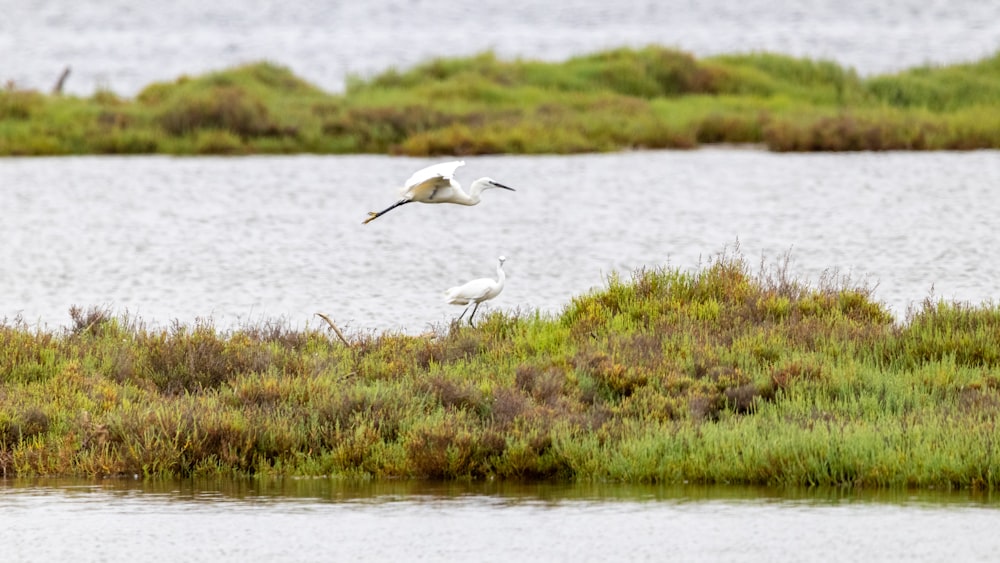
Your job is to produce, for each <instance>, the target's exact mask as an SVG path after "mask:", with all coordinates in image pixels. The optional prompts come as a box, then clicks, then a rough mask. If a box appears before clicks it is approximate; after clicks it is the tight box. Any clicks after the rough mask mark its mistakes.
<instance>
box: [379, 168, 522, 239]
mask: <svg viewBox="0 0 1000 563" xmlns="http://www.w3.org/2000/svg"><path fill="white" fill-rule="evenodd" d="M464 164H465V161H463V160H455V161H453V162H442V163H440V164H435V165H433V166H428V167H427V168H424V169H422V170H417V171H416V172H414V173H413V175H412V176H410V179H409V180H407V181H406V185H405V186H404V187H403V191H402V197H400V199H399V201H397V202H396V203H394V204H392V205H390V206H389V207H386V208H385V209H383V210H382V211H379V212H378V213H376V212H374V211H369V212H368V218H367V219H365V220H364V223H363V224H367V223H368V222H370V221H374V220H375V219H377V218H378V217H381V216H382V215H385V214H386V213H388V212H389V211H390V210H393V209H395V208H397V207H399V206H400V205H403V204H406V203H410V202H411V201H419V202H420V203H457V204H459V205H476V204H477V203H479V194H481V193H482V192H483V190H488V189H490V188H503V189H505V190H510V191H512V192H513V191H515V190H514V188H511V187H509V186H505V185H503V184H501V183H500V182H496V181H494V180H493V179H492V178H480V179H478V180H476V181H475V182H473V183H472V185H471V186H469V193H465V192H464V191H462V186H461V185H460V184H459V183H458V182H456V181H455V170H456V169H457V168H458V167H459V166H462V165H464Z"/></svg>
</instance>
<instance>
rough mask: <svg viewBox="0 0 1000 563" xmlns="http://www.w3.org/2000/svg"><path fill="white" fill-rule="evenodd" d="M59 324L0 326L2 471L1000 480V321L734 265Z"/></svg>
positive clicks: (727, 260) (778, 269)
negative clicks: (546, 298) (207, 315)
mask: <svg viewBox="0 0 1000 563" xmlns="http://www.w3.org/2000/svg"><path fill="white" fill-rule="evenodd" d="M71 314H72V317H73V325H72V326H71V327H69V328H68V329H66V330H65V331H64V332H62V333H59V334H52V333H48V332H42V331H39V330H33V329H31V328H29V327H27V326H25V325H23V323H19V322H17V321H15V322H13V323H10V322H5V323H4V324H2V325H0V472H2V474H4V475H7V476H12V475H19V476H29V475H81V476H97V475H117V474H129V475H131V474H133V473H136V474H142V475H145V476H152V477H166V476H198V477H211V476H220V475H235V476H243V475H257V476H267V475H331V476H338V477H345V478H361V479H387V478H396V477H403V478H412V477H430V478H438V479H461V478H490V477H493V478H497V479H504V480H512V479H543V478H551V479H563V480H576V481H603V480H614V481H625V482H661V483H682V482H691V483H745V484H768V485H779V486H792V485H795V486H801V485H837V486H855V487H931V486H934V487H968V488H983V489H996V488H998V487H1000V443H998V437H1000V427H998V417H1000V307H998V306H995V305H992V304H983V305H981V306H969V305H959V304H952V303H945V302H932V301H929V300H928V301H927V302H925V303H924V304H923V306H922V307H921V308H918V309H916V310H914V311H912V312H911V313H909V314H908V315H907V319H906V320H905V322H902V323H901V322H897V321H896V320H895V319H893V318H892V316H891V315H890V314H889V313H888V312H887V311H886V310H885V308H884V307H883V306H882V305H880V304H879V303H877V302H875V301H873V300H872V299H871V296H870V291H869V290H868V289H866V288H864V287H855V286H853V285H852V284H851V283H850V282H849V281H848V280H842V279H835V278H831V279H825V280H821V281H820V282H819V284H818V287H810V286H808V285H806V284H803V283H801V282H799V281H797V280H793V279H789V276H788V274H787V268H786V267H782V266H781V265H780V264H779V265H778V266H775V267H765V266H762V267H761V268H760V270H759V271H758V272H751V270H750V268H749V267H748V266H747V264H746V262H745V261H744V260H743V258H741V257H739V256H733V255H731V254H726V253H723V254H721V255H719V256H717V257H716V258H714V259H713V260H712V261H711V262H710V263H709V264H707V265H706V266H705V267H704V268H703V269H701V270H699V271H695V272H684V271H680V270H676V269H658V270H649V271H644V272H639V273H637V274H635V275H634V276H633V278H632V279H629V280H622V279H620V278H618V277H611V278H610V280H609V282H608V285H607V287H606V288H604V289H602V290H599V291H594V292H592V293H590V294H587V295H583V296H580V297H578V298H575V299H573V301H572V302H571V303H570V304H569V305H568V306H567V307H566V308H565V310H564V311H563V312H562V313H561V314H559V315H557V316H553V317H549V316H546V315H541V314H537V313H530V312H529V313H521V314H511V313H508V312H502V311H500V312H493V313H491V314H488V315H485V316H484V318H483V319H482V320H481V321H480V325H479V326H478V327H476V328H472V327H468V326H458V325H455V326H451V327H446V328H442V329H440V330H438V331H437V333H436V334H433V335H424V336H407V335H401V334H396V333H385V334H378V335H371V334H360V335H353V336H351V337H349V338H345V339H344V341H341V340H339V339H337V338H333V337H331V336H329V335H328V334H326V333H324V332H321V331H318V330H312V329H305V330H291V329H288V328H286V327H283V326H280V325H271V324H266V323H265V324H262V325H259V326H253V327H245V328H241V329H237V330H234V331H230V332H225V333H220V332H219V331H216V330H215V329H213V328H212V327H210V326H204V325H196V326H193V327H188V326H180V325H178V326H173V327H171V328H164V329H155V330H154V329H147V328H144V327H143V326H142V325H141V323H138V322H137V321H135V320H134V319H129V318H127V317H113V316H111V315H109V314H108V313H107V312H106V311H102V310H100V309H92V310H89V311H82V310H79V309H74V310H72V311H71Z"/></svg>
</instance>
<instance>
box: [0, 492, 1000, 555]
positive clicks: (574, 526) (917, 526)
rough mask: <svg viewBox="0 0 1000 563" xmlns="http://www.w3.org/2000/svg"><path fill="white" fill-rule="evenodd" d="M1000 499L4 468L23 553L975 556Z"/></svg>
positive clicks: (11, 536) (985, 543) (8, 531)
mask: <svg viewBox="0 0 1000 563" xmlns="http://www.w3.org/2000/svg"><path fill="white" fill-rule="evenodd" d="M998 508H1000V502H998V499H997V498H996V497H995V495H990V494H986V493H973V492H969V491H962V492H945V491H941V492H935V491H919V492H914V491H899V490H897V491H851V490H843V489H802V490H784V489H781V490H776V489H766V488H748V487H723V486H712V487H701V486H645V485H616V484H606V483H605V484H579V485H570V484H544V483H542V484H539V483H534V484H518V483H506V482H505V483H495V482H487V483H481V482H474V483H438V482H435V483H427V482H412V481H406V482H369V483H346V482H342V481H331V480H329V479H286V480H280V481H227V480H218V481H211V482H209V481H197V482H191V481H181V482H142V481H129V480H103V481H66V480H38V481H24V480H18V481H7V482H0V514H2V515H3V520H4V533H3V537H4V544H5V545H4V551H5V560H12V561H48V560H54V559H66V558H67V557H72V558H73V560H75V561H91V560H121V559H129V560H144V561H177V560H184V561H201V560H204V561H208V560H212V561H214V560H220V559H221V560H239V561H275V560H295V561H329V560H376V561H398V560H415V559H420V558H425V559H431V560H462V561H508V560H515V559H516V560H528V561H581V560H584V561H588V560H589V561H606V560H623V561H624V560H628V561H635V560H663V559H670V560H684V561H687V560H691V561H693V560H705V559H710V560H729V561H737V560H739V561H746V560H759V561H773V560H775V559H782V560H796V561H858V560H886V559H899V560H907V561H941V560H962V561H973V560H977V559H983V560H985V559H986V558H989V557H991V556H995V555H996V554H997V553H998V550H1000V539H998V537H997V535H996V534H995V533H994V530H995V519H996V515H997V509H998ZM848 539H849V540H850V541H846V540H848ZM10 557H13V559H10Z"/></svg>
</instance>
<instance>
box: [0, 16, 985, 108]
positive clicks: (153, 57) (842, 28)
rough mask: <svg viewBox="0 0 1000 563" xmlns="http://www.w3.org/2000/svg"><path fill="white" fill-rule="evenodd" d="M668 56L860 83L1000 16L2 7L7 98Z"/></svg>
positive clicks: (951, 46)
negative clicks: (195, 81) (806, 70)
mask: <svg viewBox="0 0 1000 563" xmlns="http://www.w3.org/2000/svg"><path fill="white" fill-rule="evenodd" d="M650 43H658V44H663V45H669V46H676V47H679V48H681V49H685V50H687V51H690V52H693V53H695V54H697V55H709V54H716V53H735V52H747V51H760V50H769V51H777V52H781V53H787V54H792V55H799V56H808V57H820V58H827V59H833V60H836V61H838V62H840V63H841V64H844V65H849V66H852V67H855V68H856V69H858V71H859V72H861V73H862V74H868V73H875V72H887V71H894V70H898V69H901V68H904V67H910V66H915V65H921V64H925V63H939V64H940V63H953V62H957V61H964V60H971V59H976V58H980V57H983V56H986V55H988V54H991V53H993V52H995V51H996V50H997V49H1000V2H995V1H993V2H991V1H986V2H983V1H980V0H929V1H928V0H893V1H891V2H871V1H868V0H800V1H798V2H793V3H788V2H772V1H769V0H743V1H741V2H727V1H726V0H697V1H694V0H624V1H621V0H620V1H618V2H607V1H605V0H560V1H557V2H533V1H528V0H369V1H365V2H329V1H325V0H301V1H297V2H284V1H279V0H244V1H234V0H223V1H217V2H204V1H200V0H178V1H173V2H159V1H156V0H83V1H70V0H0V53H2V54H3V57H2V60H0V83H3V82H6V81H7V80H13V81H15V82H17V83H18V84H20V85H21V86H23V87H29V88H37V89H41V90H46V91H47V90H48V89H50V88H51V87H52V85H53V84H54V83H55V81H56V78H57V77H58V76H59V74H60V73H61V72H62V70H63V68H64V67H65V66H67V65H69V66H71V67H72V69H73V72H72V74H71V76H70V79H69V81H68V82H67V84H66V88H67V90H68V91H71V92H75V93H81V94H86V95H89V94H91V93H92V92H94V90H95V89H96V88H109V89H111V90H112V91H114V92H117V93H120V94H125V95H129V96H131V95H133V94H135V93H137V92H138V91H139V90H141V89H142V88H143V87H145V86H147V85H148V84H150V83H151V82H153V81H158V80H173V79H175V78H177V77H178V76H181V75H183V74H197V73H201V72H205V71H208V70H215V69H219V68H223V67H227V66H232V65H236V64H241V63H246V62H250V61H258V60H270V61H275V62H278V63H281V64H284V65H287V66H289V67H291V68H292V70H293V71H294V72H296V73H297V74H299V75H300V76H303V77H305V78H306V79H308V80H310V81H312V82H314V83H315V84H317V85H319V86H321V87H323V88H326V89H328V90H339V89H341V88H342V87H343V84H344V78H345V76H347V74H348V73H358V74H361V75H369V74H372V73H375V72H380V71H383V70H385V69H387V68H389V67H392V66H403V67H408V66H411V65H414V64H417V63H419V62H423V61H425V60H426V59H428V58H430V57H437V56H448V57H455V56H462V55H470V54H473V53H478V52H481V51H484V50H486V49H492V50H494V51H495V52H496V53H497V54H498V55H500V56H504V57H515V56H523V57H529V58H535V59H538V58H543V59H564V58H567V57H570V56H573V55H579V54H583V53H590V52H594V51H597V50H601V49H608V48H613V47H619V46H624V45H630V46H642V45H647V44H650Z"/></svg>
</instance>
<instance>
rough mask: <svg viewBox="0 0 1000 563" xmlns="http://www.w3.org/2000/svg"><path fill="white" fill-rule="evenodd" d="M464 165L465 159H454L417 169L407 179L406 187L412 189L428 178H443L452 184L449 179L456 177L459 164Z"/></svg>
mask: <svg viewBox="0 0 1000 563" xmlns="http://www.w3.org/2000/svg"><path fill="white" fill-rule="evenodd" d="M464 165H465V161H464V160H453V161H451V162H441V163H439V164H434V165H432V166H428V167H427V168H423V169H420V170H417V171H416V172H414V173H413V175H412V176H410V179H409V180H407V181H406V184H405V189H406V190H412V189H413V188H415V187H417V186H418V185H420V184H423V183H424V182H427V181H428V180H442V179H443V180H445V181H446V182H445V183H446V184H450V182H448V180H451V179H452V178H454V177H455V170H457V169H458V167H459V166H464Z"/></svg>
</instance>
